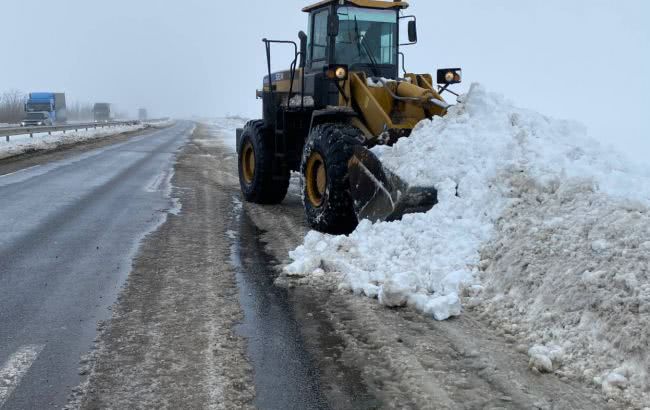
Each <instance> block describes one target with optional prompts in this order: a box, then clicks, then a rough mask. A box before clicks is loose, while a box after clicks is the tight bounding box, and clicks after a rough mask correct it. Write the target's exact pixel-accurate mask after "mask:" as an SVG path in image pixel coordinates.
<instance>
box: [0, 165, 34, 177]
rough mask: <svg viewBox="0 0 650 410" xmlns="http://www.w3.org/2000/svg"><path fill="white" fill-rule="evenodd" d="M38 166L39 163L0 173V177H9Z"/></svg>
mask: <svg viewBox="0 0 650 410" xmlns="http://www.w3.org/2000/svg"><path fill="white" fill-rule="evenodd" d="M38 167H40V165H33V166H31V167H28V168H23V169H19V170H18V171H15V172H12V173H9V174H4V175H0V178H4V177H10V176H12V175H16V174H19V173H21V172H25V171H29V170H30V169H34V168H38Z"/></svg>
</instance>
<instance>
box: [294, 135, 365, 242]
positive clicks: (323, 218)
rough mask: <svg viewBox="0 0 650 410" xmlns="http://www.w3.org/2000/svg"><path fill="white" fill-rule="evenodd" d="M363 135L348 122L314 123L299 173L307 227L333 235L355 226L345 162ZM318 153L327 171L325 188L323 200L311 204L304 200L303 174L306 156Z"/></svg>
mask: <svg viewBox="0 0 650 410" xmlns="http://www.w3.org/2000/svg"><path fill="white" fill-rule="evenodd" d="M361 141H363V134H362V132H361V131H360V130H359V129H358V128H355V127H353V126H351V125H348V124H336V123H335V124H321V125H317V126H315V127H314V128H313V129H312V131H311V133H310V134H309V137H308V139H307V142H306V144H305V149H304V152H303V157H302V165H301V167H300V173H301V175H302V178H301V180H302V192H303V204H304V206H305V214H306V216H307V221H308V223H309V225H310V226H311V228H313V229H315V230H317V231H320V232H324V233H329V234H334V235H347V234H349V233H351V232H352V231H353V230H354V229H355V228H356V227H357V225H358V223H359V221H358V219H357V216H356V214H355V212H354V207H353V202H352V197H351V196H350V186H349V182H348V162H349V161H350V158H351V157H352V153H353V148H354V147H355V146H356V145H361ZM314 151H316V152H318V153H319V154H320V155H321V157H322V158H323V160H324V162H325V168H326V170H327V189H326V192H325V195H324V196H323V203H322V204H321V206H319V207H315V206H314V205H313V204H312V203H311V202H310V201H309V200H308V199H307V190H306V187H305V175H306V166H307V159H308V158H309V156H310V155H311V153H312V152H314Z"/></svg>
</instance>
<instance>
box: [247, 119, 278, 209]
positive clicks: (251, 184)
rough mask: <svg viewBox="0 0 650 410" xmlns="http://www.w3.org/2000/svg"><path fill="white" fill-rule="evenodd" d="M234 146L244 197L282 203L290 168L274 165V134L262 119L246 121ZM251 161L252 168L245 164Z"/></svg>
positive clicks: (258, 201) (262, 201) (257, 200)
mask: <svg viewBox="0 0 650 410" xmlns="http://www.w3.org/2000/svg"><path fill="white" fill-rule="evenodd" d="M237 148H238V149H237V151H238V153H239V154H238V168H239V185H240V187H241V191H242V194H243V195H244V199H245V200H246V201H248V202H253V203H257V204H266V205H271V204H279V203H280V202H282V201H283V200H284V197H285V196H287V190H288V189H289V178H290V175H289V169H288V168H287V167H281V166H279V165H280V164H274V159H275V158H274V157H275V155H274V154H275V153H274V148H273V135H272V131H270V130H268V129H267V128H266V127H265V126H264V121H262V120H255V121H249V122H248V123H247V124H246V125H245V126H244V130H243V132H242V135H241V139H240V140H239V146H238V147H237ZM250 149H252V152H253V157H252V159H251V157H250ZM247 155H248V156H247ZM246 158H248V160H246ZM251 162H252V163H253V164H254V165H253V170H252V171H251V168H250V167H249V168H246V166H245V164H249V163H251Z"/></svg>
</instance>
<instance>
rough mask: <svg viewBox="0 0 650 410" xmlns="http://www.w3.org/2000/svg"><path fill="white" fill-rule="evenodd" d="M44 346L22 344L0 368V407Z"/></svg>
mask: <svg viewBox="0 0 650 410" xmlns="http://www.w3.org/2000/svg"><path fill="white" fill-rule="evenodd" d="M44 347H45V345H27V346H23V347H21V348H20V349H19V350H18V351H17V352H16V353H14V354H13V355H12V356H11V357H10V358H9V360H7V362H6V363H5V364H4V366H2V368H0V408H2V406H4V404H5V401H7V399H8V398H9V396H10V395H11V393H13V392H14V390H15V389H16V386H18V384H20V380H21V379H22V378H23V376H24V375H25V373H27V371H28V370H29V368H30V367H32V364H33V363H34V361H35V360H36V358H37V357H38V355H39V354H40V353H41V351H42V350H43V348H44Z"/></svg>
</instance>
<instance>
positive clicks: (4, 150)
mask: <svg viewBox="0 0 650 410" xmlns="http://www.w3.org/2000/svg"><path fill="white" fill-rule="evenodd" d="M143 128H145V125H132V126H122V127H110V128H98V129H92V130H88V131H78V132H75V131H66V133H65V134H64V133H63V132H53V133H52V135H48V134H47V133H41V134H34V137H33V138H30V137H29V135H16V136H12V137H10V141H9V142H6V141H5V140H4V138H3V139H1V140H0V159H3V158H8V157H12V156H15V155H20V154H23V153H26V152H31V151H40V150H51V149H55V148H57V147H60V146H63V145H69V144H76V143H79V142H83V141H89V140H93V139H97V138H103V137H108V136H111V135H115V134H120V133H123V132H129V131H136V130H139V129H143Z"/></svg>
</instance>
